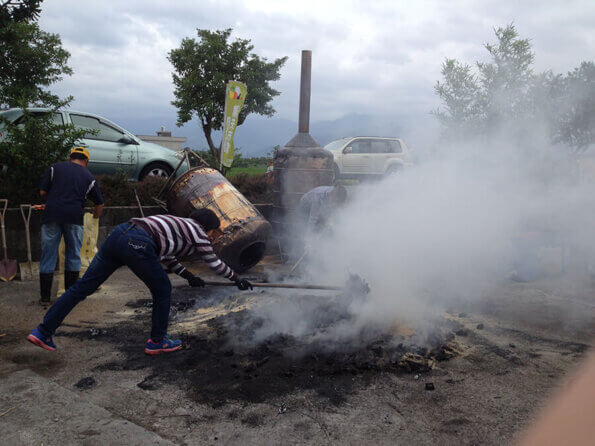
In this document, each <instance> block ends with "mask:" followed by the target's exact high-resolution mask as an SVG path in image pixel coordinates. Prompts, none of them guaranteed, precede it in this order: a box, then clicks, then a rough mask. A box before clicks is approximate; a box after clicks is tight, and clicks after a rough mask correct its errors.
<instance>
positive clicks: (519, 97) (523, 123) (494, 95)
mask: <svg viewBox="0 0 595 446" xmlns="http://www.w3.org/2000/svg"><path fill="white" fill-rule="evenodd" d="M495 35H496V39H497V42H496V43H495V44H486V45H485V48H486V50H487V51H488V53H489V57H490V58H489V61H488V62H476V64H475V67H476V71H475V72H474V70H473V68H472V67H471V66H469V65H466V64H463V63H461V62H458V61H456V60H454V59H446V61H445V62H444V63H443V65H442V77H443V80H442V81H438V82H436V85H435V87H434V88H435V91H436V93H437V94H438V96H439V97H440V99H441V100H442V106H441V107H439V108H438V109H437V110H434V111H433V112H432V113H433V114H434V115H435V116H436V117H437V118H438V119H439V120H440V122H441V124H442V127H443V130H444V136H446V137H449V138H469V137H471V138H473V137H480V136H484V137H485V136H488V137H489V136H491V135H494V134H498V133H499V132H502V131H505V132H506V134H507V135H508V137H509V138H511V139H512V140H515V141H516V142H517V143H519V144H521V145H523V146H525V147H528V148H531V147H535V146H537V145H539V144H542V143H543V142H548V139H549V142H561V143H564V144H566V145H567V146H569V147H571V148H572V149H573V150H574V151H581V150H584V149H585V148H586V147H588V146H589V145H590V144H592V143H593V142H594V138H595V64H593V62H583V63H582V64H581V65H580V66H579V67H577V68H575V69H574V70H573V71H571V72H569V73H568V74H567V75H566V76H564V75H561V74H554V73H552V72H551V71H546V72H543V73H539V74H536V73H534V72H533V68H532V66H533V62H534V60H535V55H534V53H533V52H532V49H531V42H530V41H529V39H521V38H519V35H518V33H517V31H516V29H515V27H514V25H512V24H511V25H508V26H506V27H504V28H497V29H496V30H495Z"/></svg>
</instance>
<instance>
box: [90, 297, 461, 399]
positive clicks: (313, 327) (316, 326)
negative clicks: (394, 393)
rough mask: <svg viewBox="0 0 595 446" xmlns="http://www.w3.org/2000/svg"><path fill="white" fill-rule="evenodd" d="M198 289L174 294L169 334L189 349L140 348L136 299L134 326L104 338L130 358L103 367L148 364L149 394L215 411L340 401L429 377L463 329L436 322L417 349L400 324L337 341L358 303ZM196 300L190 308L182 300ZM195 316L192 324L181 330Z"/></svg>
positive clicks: (142, 308) (146, 319)
mask: <svg viewBox="0 0 595 446" xmlns="http://www.w3.org/2000/svg"><path fill="white" fill-rule="evenodd" d="M199 293H200V294H201V295H202V297H199ZM199 293H197V292H196V291H191V290H188V289H178V290H175V292H174V295H173V302H172V307H173V308H176V309H177V311H176V312H175V314H174V315H173V316H174V323H173V324H172V325H173V330H176V322H177V323H178V324H179V325H178V327H184V332H185V333H183V334H182V335H181V336H180V337H181V339H182V340H183V342H184V349H183V350H181V351H179V352H176V353H173V354H168V355H164V357H163V358H161V357H159V358H148V357H146V355H144V353H143V351H142V349H140V348H139V343H142V342H144V339H145V338H146V332H147V330H148V328H149V327H150V314H151V308H150V307H149V306H147V305H146V302H144V301H143V302H140V301H139V302H132V303H130V304H129V307H133V308H134V316H133V322H132V323H130V322H122V323H120V324H118V325H115V326H112V327H110V329H109V330H108V332H107V335H106V336H104V337H103V339H102V341H107V342H112V343H114V344H116V345H117V347H118V349H120V350H121V351H122V352H123V353H124V354H125V355H124V359H123V360H121V361H116V362H110V363H107V364H103V365H102V366H100V367H99V369H100V370H101V369H103V370H138V369H145V368H146V369H148V373H147V376H150V381H151V386H148V387H147V386H144V387H146V389H147V391H149V390H151V389H152V388H158V387H159V386H160V385H161V383H169V384H172V383H173V384H175V385H176V386H180V387H182V388H186V389H187V390H188V391H189V393H190V394H191V395H193V397H194V398H195V399H196V400H197V401H201V402H206V403H209V404H212V405H213V406H217V405H220V404H224V403H225V402H227V401H230V400H231V401H248V402H263V401H267V400H277V399H278V398H279V397H282V396H283V395H285V394H288V393H291V392H294V391H295V390H297V389H307V390H308V389H309V390H313V391H315V392H316V393H317V394H318V395H321V396H323V397H326V398H328V401H329V402H331V403H333V404H341V403H342V402H343V401H344V400H345V398H346V396H347V395H348V394H349V393H350V391H351V390H352V389H353V388H354V387H357V386H359V385H364V383H365V382H366V381H367V380H368V379H369V378H371V377H372V376H374V375H375V374H378V373H425V372H431V370H432V368H433V366H434V365H435V363H436V361H442V360H447V359H449V358H451V357H453V356H454V355H456V354H457V346H456V344H455V343H454V341H453V338H454V335H453V333H454V331H456V330H457V329H460V327H459V326H458V325H457V324H456V323H454V322H452V321H450V320H447V319H441V320H437V321H436V324H435V327H436V330H435V332H434V334H433V336H431V337H430V338H427V339H426V342H425V343H424V344H417V345H414V344H412V343H411V342H409V341H408V336H405V335H403V334H402V333H400V332H399V330H396V329H394V327H393V328H391V329H386V327H385V329H379V328H374V327H372V328H370V327H367V328H362V329H361V330H358V331H357V336H350V337H349V338H347V337H343V338H336V340H335V341H332V342H331V340H332V339H333V338H332V337H329V335H330V334H332V336H335V334H336V333H338V332H339V331H340V330H341V327H346V326H348V325H349V324H350V323H352V318H353V317H354V315H353V313H352V303H353V300H350V299H346V298H345V296H342V295H336V296H332V295H331V296H330V297H329V296H328V293H327V295H302V296H300V295H297V294H295V293H287V294H284V293H275V294H274V295H272V294H268V293H262V294H261V293H257V292H253V293H237V294H236V295H232V296H230V295H229V291H227V293H226V292H225V291H224V290H206V289H205V290H200V292H199ZM192 299H195V300H196V304H195V306H194V307H192V308H191V307H189V306H188V305H186V304H184V302H188V301H190V300H192ZM278 311H282V312H283V314H285V315H287V319H286V322H287V323H286V325H285V327H284V330H282V331H277V332H275V331H274V330H273V327H272V325H271V324H270V321H271V319H270V318H268V316H270V315H271V314H274V313H275V312H278ZM275 316H278V315H277V314H275ZM197 317H199V318H198V322H196V325H193V326H191V327H189V326H188V325H187V324H185V321H188V320H196V318H197ZM275 320H277V319H275ZM291 324H294V325H293V326H292V325H291ZM177 334H179V331H177ZM165 356H166V357H165ZM353 390H355V389H353Z"/></svg>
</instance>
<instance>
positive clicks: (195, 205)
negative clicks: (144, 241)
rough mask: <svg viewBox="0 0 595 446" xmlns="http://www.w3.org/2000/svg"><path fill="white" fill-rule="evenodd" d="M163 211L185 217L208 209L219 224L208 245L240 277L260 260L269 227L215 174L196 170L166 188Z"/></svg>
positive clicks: (250, 206) (247, 202)
mask: <svg viewBox="0 0 595 446" xmlns="http://www.w3.org/2000/svg"><path fill="white" fill-rule="evenodd" d="M167 208H168V210H169V212H170V213H171V214H173V215H177V216H179V217H188V216H189V215H190V213H191V212H192V211H193V210H195V209H202V208H208V209H211V210H212V211H213V212H215V214H217V216H218V217H219V219H220V220H221V227H220V228H219V230H218V231H216V233H215V235H214V236H213V238H212V240H211V242H212V244H213V248H214V249H215V252H216V253H217V255H218V256H219V257H220V258H221V259H222V260H223V261H224V262H225V263H227V264H228V265H229V266H230V267H231V268H233V269H234V270H235V271H237V272H239V273H241V272H243V271H246V270H247V269H249V268H251V267H253V266H254V265H256V264H257V263H258V262H259V261H260V260H262V258H263V256H264V252H265V248H266V243H267V239H268V237H269V235H270V232H271V225H270V224H269V222H268V221H267V220H266V219H265V218H264V217H263V216H262V215H261V213H260V212H258V210H257V209H256V208H255V207H254V206H253V205H252V203H250V202H249V201H248V200H247V199H246V198H245V197H244V196H243V195H242V194H241V193H240V192H239V191H238V190H237V189H236V188H235V187H234V186H233V185H232V184H231V183H230V182H229V181H228V180H227V178H225V177H224V176H223V175H222V174H221V173H220V172H219V171H218V170H215V169H211V168H207V167H199V168H196V169H192V170H190V171H188V172H186V173H185V174H184V175H182V176H180V177H179V178H178V179H177V180H176V181H175V182H174V183H173V184H172V186H171V187H170V189H169V192H168V195H167Z"/></svg>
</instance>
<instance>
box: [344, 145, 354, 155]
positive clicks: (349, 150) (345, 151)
mask: <svg viewBox="0 0 595 446" xmlns="http://www.w3.org/2000/svg"><path fill="white" fill-rule="evenodd" d="M343 153H344V154H345V155H347V154H348V153H353V148H352V147H351V146H349V147H345V148H344V149H343Z"/></svg>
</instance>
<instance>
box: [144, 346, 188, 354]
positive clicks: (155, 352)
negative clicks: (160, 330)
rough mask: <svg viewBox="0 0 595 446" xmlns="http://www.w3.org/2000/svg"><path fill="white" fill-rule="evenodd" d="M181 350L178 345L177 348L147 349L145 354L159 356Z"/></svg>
mask: <svg viewBox="0 0 595 446" xmlns="http://www.w3.org/2000/svg"><path fill="white" fill-rule="evenodd" d="M181 348H182V346H181V345H178V346H177V347H174V348H161V349H159V350H149V349H147V348H145V354H147V355H160V354H161V353H169V352H175V351H176V350H180V349H181Z"/></svg>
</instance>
